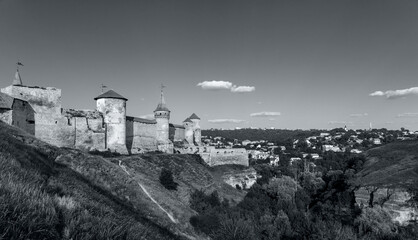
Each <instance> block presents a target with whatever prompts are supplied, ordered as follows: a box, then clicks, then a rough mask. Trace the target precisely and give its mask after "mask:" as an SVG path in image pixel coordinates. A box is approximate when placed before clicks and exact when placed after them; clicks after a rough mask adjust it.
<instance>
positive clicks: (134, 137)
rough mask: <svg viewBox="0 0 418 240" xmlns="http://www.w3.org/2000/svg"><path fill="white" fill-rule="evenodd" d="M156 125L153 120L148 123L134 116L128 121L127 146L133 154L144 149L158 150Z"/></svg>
mask: <svg viewBox="0 0 418 240" xmlns="http://www.w3.org/2000/svg"><path fill="white" fill-rule="evenodd" d="M156 139H157V133H156V125H155V123H152V122H151V121H150V122H149V123H146V122H144V121H141V120H140V119H135V118H132V117H129V118H127V121H126V146H127V148H128V151H130V152H131V153H132V154H136V153H140V152H144V151H156V150H157V149H158V147H157V140H156Z"/></svg>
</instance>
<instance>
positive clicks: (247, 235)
mask: <svg viewBox="0 0 418 240" xmlns="http://www.w3.org/2000/svg"><path fill="white" fill-rule="evenodd" d="M327 160H328V161H324V162H322V163H323V164H324V165H323V166H322V163H321V162H318V165H320V166H319V169H320V171H316V172H314V173H313V172H308V171H306V170H305V169H304V166H306V164H304V163H303V162H301V163H300V164H294V165H288V164H287V165H286V164H285V163H282V164H281V165H279V166H276V167H271V166H269V165H262V166H260V167H258V168H257V171H258V172H259V173H260V174H261V175H262V177H261V178H260V179H258V181H257V183H256V184H254V185H253V187H252V188H251V189H250V190H249V191H248V193H247V195H246V196H245V198H244V200H243V201H241V202H240V203H238V204H237V205H234V206H231V204H230V203H229V202H228V201H227V200H225V199H220V198H219V196H218V194H217V193H216V192H212V193H211V194H205V193H204V191H196V192H194V193H193V194H192V196H191V202H190V204H191V207H192V208H193V209H194V210H196V211H197V212H198V215H196V216H193V217H192V218H191V219H190V222H191V224H192V225H193V226H194V227H195V229H196V230H197V231H200V232H203V233H205V234H207V235H208V236H210V237H211V238H212V239H222V240H226V239H415V238H416V232H417V230H418V227H417V226H416V225H410V226H406V227H402V226H397V225H395V224H393V223H392V221H391V218H390V215H389V214H388V212H387V211H386V210H385V209H383V208H381V207H379V206H375V207H365V208H363V209H360V208H359V207H358V206H357V205H356V204H355V195H354V191H355V190H356V189H357V188H358V187H359V186H356V185H354V182H355V181H353V180H354V176H355V174H356V172H358V171H359V170H361V168H362V166H363V163H364V161H365V158H364V157H363V156H351V155H348V154H339V155H333V156H329V158H328V159H327ZM329 162H333V163H329Z"/></svg>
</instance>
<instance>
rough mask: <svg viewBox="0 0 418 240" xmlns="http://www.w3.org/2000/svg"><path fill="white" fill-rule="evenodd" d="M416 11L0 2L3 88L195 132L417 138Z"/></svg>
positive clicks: (338, 5) (156, 1) (321, 2)
mask: <svg viewBox="0 0 418 240" xmlns="http://www.w3.org/2000/svg"><path fill="white" fill-rule="evenodd" d="M417 13H418V1H417V0H400V1H395V0H390V1H385V0H347V1H344V0H341V1H340V0H327V1H325V0H315V1H312V0H307V1H303V0H297V1H296V0H274V1H267V0H259V1H254V0H249V1H246V0H236V1H233V0H221V1H216V0H210V1H209V0H202V1H200V0H188V1H185V0H176V1H171V0H166V1H164V0H149V1H148V0H141V1H106V0H100V1H99V0H98V1H93V0H71V1H68V0H67V1H64V0H49V1H46V0H37V1H30V0H26V1H25V0H0V87H6V86H8V85H10V84H11V82H12V78H13V76H14V73H15V71H16V62H17V61H18V60H19V61H21V62H22V63H23V64H24V66H23V67H21V68H20V74H21V76H22V81H23V84H25V85H29V86H43V87H47V86H48V87H56V88H60V89H62V102H63V107H64V108H74V109H94V108H95V102H94V100H93V98H94V97H96V96H97V95H99V94H100V93H101V88H100V85H101V84H104V85H106V86H108V88H109V89H113V90H114V91H116V92H117V93H119V94H121V95H122V96H124V97H126V98H128V99H129V100H128V102H127V114H128V115H129V116H136V117H147V116H149V115H150V114H152V113H153V111H154V110H155V108H156V106H157V104H158V102H159V98H160V86H161V84H164V85H165V86H166V88H164V94H165V98H166V102H167V105H168V107H169V109H170V110H171V120H170V121H171V122H173V123H181V122H182V121H183V120H184V119H186V118H187V117H188V116H190V115H191V114H192V113H196V114H197V115H198V116H199V117H200V118H201V124H200V125H201V127H202V128H203V129H209V128H225V129H230V128H236V127H240V128H247V127H256V128H270V127H274V128H279V129H313V128H315V129H332V128H337V127H344V126H345V125H347V127H348V128H351V129H367V128H369V125H370V123H372V126H373V128H388V129H399V128H401V127H405V128H407V129H410V130H418V81H417V80H418V14H417Z"/></svg>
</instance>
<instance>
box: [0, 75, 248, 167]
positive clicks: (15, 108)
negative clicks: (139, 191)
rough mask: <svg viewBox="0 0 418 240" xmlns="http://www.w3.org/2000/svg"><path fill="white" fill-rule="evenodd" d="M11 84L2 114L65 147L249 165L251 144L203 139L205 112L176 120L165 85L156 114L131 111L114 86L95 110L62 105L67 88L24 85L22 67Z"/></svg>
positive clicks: (0, 100) (2, 98) (3, 95)
mask: <svg viewBox="0 0 418 240" xmlns="http://www.w3.org/2000/svg"><path fill="white" fill-rule="evenodd" d="M12 82H13V84H12V85H11V86H8V87H5V88H2V89H1V91H0V120H2V121H4V122H6V123H8V124H10V125H14V126H17V127H19V128H21V129H23V130H25V131H27V132H28V133H30V134H33V135H35V136H36V137H37V138H39V139H41V140H43V141H45V142H48V143H50V144H53V145H56V146H59V147H71V148H80V149H84V150H99V151H105V150H110V151H113V152H118V153H121V154H128V153H130V154H137V153H142V152H148V151H157V150H158V151H162V152H166V153H173V152H174V144H173V143H175V144H176V146H178V147H179V148H176V152H181V153H191V154H199V155H200V156H202V158H203V159H204V160H205V161H206V163H208V164H209V165H210V166H215V165H222V164H240V165H245V166H248V156H247V153H246V151H245V149H215V148H214V147H204V146H202V144H201V130H200V125H199V123H200V118H199V117H198V116H197V115H196V114H194V113H193V114H192V115H191V116H190V117H188V118H186V120H184V121H183V123H182V124H173V123H170V122H169V120H170V114H171V112H170V110H169V109H168V108H167V105H166V103H165V99H164V94H163V91H162V89H161V99H160V103H159V104H158V105H157V108H156V109H155V111H154V118H155V119H153V120H148V119H143V118H137V117H131V116H126V108H127V101H128V99H127V98H125V97H123V96H121V95H119V94H118V93H116V92H114V91H113V90H109V91H107V92H105V93H102V94H101V95H99V96H97V97H96V98H94V100H96V109H95V110H74V109H63V108H62V107H61V89H57V88H51V87H47V88H44V87H31V86H24V85H23V84H22V81H21V79H20V74H19V72H18V71H17V72H16V74H15V79H13V81H12Z"/></svg>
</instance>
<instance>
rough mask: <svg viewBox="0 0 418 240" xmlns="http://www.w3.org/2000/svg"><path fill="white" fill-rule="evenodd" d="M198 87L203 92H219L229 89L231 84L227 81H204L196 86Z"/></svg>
mask: <svg viewBox="0 0 418 240" xmlns="http://www.w3.org/2000/svg"><path fill="white" fill-rule="evenodd" d="M197 86H198V87H201V88H202V89H203V90H221V89H231V88H232V86H233V85H232V83H231V82H227V81H215V80H213V81H204V82H201V83H198V84H197Z"/></svg>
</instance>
